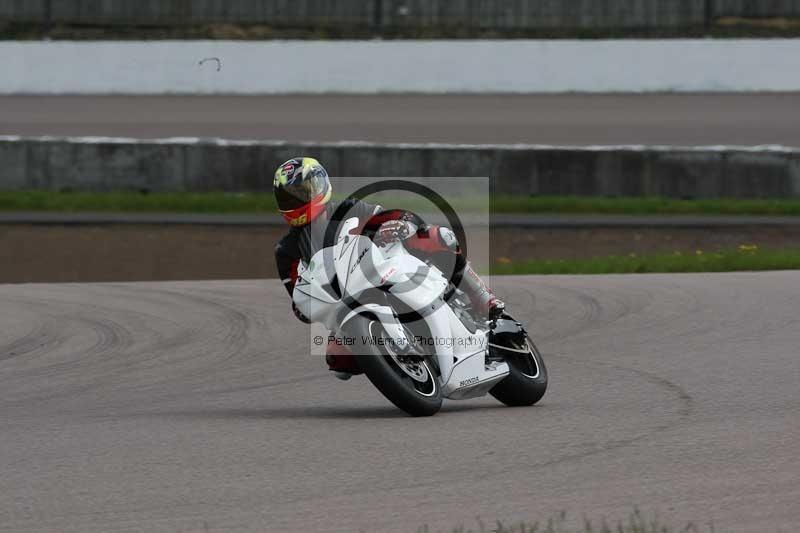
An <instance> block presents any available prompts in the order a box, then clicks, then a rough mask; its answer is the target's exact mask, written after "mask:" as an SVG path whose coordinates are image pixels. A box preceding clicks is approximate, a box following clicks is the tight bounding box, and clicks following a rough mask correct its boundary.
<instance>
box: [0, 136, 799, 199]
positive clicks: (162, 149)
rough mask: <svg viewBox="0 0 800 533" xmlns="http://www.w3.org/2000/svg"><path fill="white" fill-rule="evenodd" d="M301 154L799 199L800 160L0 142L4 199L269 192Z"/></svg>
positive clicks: (692, 153)
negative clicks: (9, 194)
mask: <svg viewBox="0 0 800 533" xmlns="http://www.w3.org/2000/svg"><path fill="white" fill-rule="evenodd" d="M298 155H311V156H314V157H317V158H318V159H320V160H321V161H322V162H323V163H324V164H325V166H326V167H327V168H328V170H329V171H330V173H331V174H332V175H335V176H353V177H365V176H366V177H369V176H380V177H404V176H405V177H411V176H415V177H416V176H422V177H431V178H435V177H437V176H439V177H441V176H490V177H493V178H502V179H496V180H494V185H495V192H497V193H502V194H524V195H529V194H537V195H581V196H667V197H677V198H715V197H738V198H770V197H773V198H774V197H800V150H793V149H788V148H781V147H763V148H735V147H710V148H674V147H643V146H640V147H636V146H630V147H588V148H568V147H553V146H526V145H519V146H517V145H514V146H467V145H409V144H395V145H381V144H372V143H323V144H302V143H300V144H298V143H285V142H255V141H253V142H245V141H240V142H239V141H237V142H230V141H222V140H192V139H172V140H169V139H168V140H163V141H134V140H130V139H102V138H99V139H86V138H81V139H57V138H31V139H25V138H16V137H0V189H51V190H62V189H70V190H82V191H110V190H148V191H209V190H217V191H219V190H222V191H269V190H270V189H271V186H272V172H273V170H274V168H276V167H277V166H278V165H279V164H280V163H282V162H283V161H285V160H287V159H289V158H291V157H295V156H298Z"/></svg>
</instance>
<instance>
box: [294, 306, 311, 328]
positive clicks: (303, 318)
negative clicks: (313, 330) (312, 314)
mask: <svg viewBox="0 0 800 533" xmlns="http://www.w3.org/2000/svg"><path fill="white" fill-rule="evenodd" d="M292 312H293V313H294V316H296V317H297V320H299V321H300V322H305V323H306V324H311V321H310V320H309V319H308V317H306V315H304V314H303V313H301V312H300V310H299V309H298V308H297V306H296V305H294V302H292Z"/></svg>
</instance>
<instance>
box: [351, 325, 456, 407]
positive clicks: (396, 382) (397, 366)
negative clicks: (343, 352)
mask: <svg viewBox="0 0 800 533" xmlns="http://www.w3.org/2000/svg"><path fill="white" fill-rule="evenodd" d="M347 329H348V330H349V331H348V334H349V335H351V336H352V337H353V338H355V339H357V340H356V346H355V347H354V353H355V354H356V356H357V357H356V361H357V363H358V366H359V367H360V368H361V370H363V371H364V374H366V376H367V378H368V379H369V380H370V381H371V382H372V384H373V385H375V388H377V389H378V390H379V391H381V393H382V394H383V395H384V396H385V397H386V398H387V399H388V400H389V401H390V402H392V403H393V404H394V405H396V406H397V407H399V408H400V409H402V410H403V411H405V412H406V413H408V414H409V415H411V416H431V415H435V414H436V413H437V412H439V409H441V407H442V389H441V386H440V384H439V377H438V374H437V372H436V370H435V366H434V365H433V364H432V360H431V359H430V358H422V357H413V358H411V357H409V356H402V355H400V354H398V353H397V350H396V346H394V344H393V343H392V342H391V338H390V337H389V335H388V334H387V333H386V331H385V330H384V328H383V326H382V325H381V323H380V322H379V321H377V320H372V319H367V318H365V319H356V321H355V324H353V325H352V326H351V325H349V324H348V327H347Z"/></svg>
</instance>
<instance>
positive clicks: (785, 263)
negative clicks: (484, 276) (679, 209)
mask: <svg viewBox="0 0 800 533" xmlns="http://www.w3.org/2000/svg"><path fill="white" fill-rule="evenodd" d="M797 269H800V250H797V249H790V250H765V249H759V248H758V247H757V246H755V245H741V246H739V247H738V248H737V249H734V250H722V251H715V252H703V251H702V250H697V251H695V252H694V253H691V254H687V253H682V252H673V253H666V254H654V255H645V256H638V255H636V254H630V255H626V256H621V257H619V256H609V257H595V258H592V259H576V260H536V261H525V262H510V261H509V260H508V259H504V258H500V259H499V260H498V261H497V262H496V263H495V264H494V265H493V266H492V269H491V273H492V274H493V275H508V274H644V273H656V272H735V271H759V270H797Z"/></svg>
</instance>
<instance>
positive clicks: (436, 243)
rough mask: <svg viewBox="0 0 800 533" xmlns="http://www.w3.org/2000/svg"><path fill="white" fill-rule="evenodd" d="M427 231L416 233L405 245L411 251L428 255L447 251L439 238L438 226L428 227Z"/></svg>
mask: <svg viewBox="0 0 800 533" xmlns="http://www.w3.org/2000/svg"><path fill="white" fill-rule="evenodd" d="M427 230H428V231H418V232H417V233H416V234H415V235H412V236H411V237H409V238H408V239H406V240H405V241H404V242H405V245H406V247H407V248H409V249H411V250H415V251H418V252H424V253H428V254H432V253H436V252H446V251H447V250H449V248H447V246H445V245H444V243H442V239H440V238H439V226H428V228H427Z"/></svg>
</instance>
